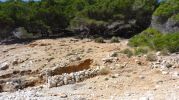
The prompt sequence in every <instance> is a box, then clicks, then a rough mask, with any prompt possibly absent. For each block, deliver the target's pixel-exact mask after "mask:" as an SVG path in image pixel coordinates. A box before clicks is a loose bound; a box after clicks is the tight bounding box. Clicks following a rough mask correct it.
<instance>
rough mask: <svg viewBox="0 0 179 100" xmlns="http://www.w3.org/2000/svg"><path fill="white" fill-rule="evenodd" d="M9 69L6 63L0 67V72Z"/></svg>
mask: <svg viewBox="0 0 179 100" xmlns="http://www.w3.org/2000/svg"><path fill="white" fill-rule="evenodd" d="M8 68H9V64H8V63H7V62H5V63H3V64H1V65H0V70H6V69H8Z"/></svg>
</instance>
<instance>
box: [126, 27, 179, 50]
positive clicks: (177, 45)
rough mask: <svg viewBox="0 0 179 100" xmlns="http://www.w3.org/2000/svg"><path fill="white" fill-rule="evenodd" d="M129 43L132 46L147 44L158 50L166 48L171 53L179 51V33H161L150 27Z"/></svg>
mask: <svg viewBox="0 0 179 100" xmlns="http://www.w3.org/2000/svg"><path fill="white" fill-rule="evenodd" d="M128 45H129V46H132V47H143V46H147V47H149V48H151V49H153V50H157V51H161V50H163V49H166V50H168V51H169V52H171V53H173V52H179V33H170V34H161V33H159V32H158V31H156V30H154V29H151V28H149V29H147V30H145V31H143V32H142V33H141V34H139V35H136V36H134V37H133V38H131V39H130V40H129V43H128Z"/></svg>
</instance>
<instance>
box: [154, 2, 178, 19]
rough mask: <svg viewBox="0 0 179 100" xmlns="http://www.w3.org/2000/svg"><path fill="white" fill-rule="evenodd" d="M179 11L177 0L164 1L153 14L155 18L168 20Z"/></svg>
mask: <svg viewBox="0 0 179 100" xmlns="http://www.w3.org/2000/svg"><path fill="white" fill-rule="evenodd" d="M178 10H179V1H178V0H166V1H165V2H163V3H162V4H161V5H160V6H159V7H158V8H157V9H156V11H155V12H154V15H155V16H160V17H165V18H169V17H171V16H172V15H173V14H175V13H177V12H178Z"/></svg>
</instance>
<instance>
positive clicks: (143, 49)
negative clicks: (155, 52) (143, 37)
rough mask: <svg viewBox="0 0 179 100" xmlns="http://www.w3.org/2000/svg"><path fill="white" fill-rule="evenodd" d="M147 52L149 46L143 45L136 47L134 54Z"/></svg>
mask: <svg viewBox="0 0 179 100" xmlns="http://www.w3.org/2000/svg"><path fill="white" fill-rule="evenodd" d="M146 53H148V49H147V48H141V47H139V48H136V49H135V50H134V54H135V55H143V54H146Z"/></svg>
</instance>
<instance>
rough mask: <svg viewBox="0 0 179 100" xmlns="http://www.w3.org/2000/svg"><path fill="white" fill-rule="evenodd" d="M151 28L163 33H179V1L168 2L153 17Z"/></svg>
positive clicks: (171, 0) (161, 5) (170, 0)
mask: <svg viewBox="0 0 179 100" xmlns="http://www.w3.org/2000/svg"><path fill="white" fill-rule="evenodd" d="M151 26H152V28H154V29H157V30H159V31H160V32H161V33H176V32H179V1H178V0H166V1H165V2H163V3H161V4H160V6H159V7H158V8H157V9H156V11H155V12H154V14H153V16H152V22H151Z"/></svg>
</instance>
